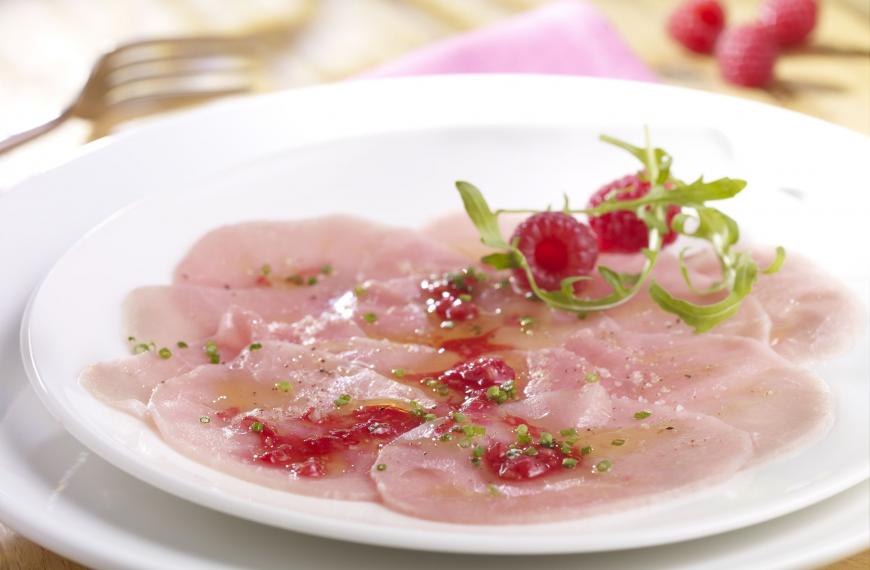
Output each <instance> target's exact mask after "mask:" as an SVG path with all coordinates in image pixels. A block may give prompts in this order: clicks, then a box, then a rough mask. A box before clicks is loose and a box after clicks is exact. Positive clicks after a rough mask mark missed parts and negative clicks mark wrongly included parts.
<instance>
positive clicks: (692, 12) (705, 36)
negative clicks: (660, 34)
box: [668, 0, 725, 53]
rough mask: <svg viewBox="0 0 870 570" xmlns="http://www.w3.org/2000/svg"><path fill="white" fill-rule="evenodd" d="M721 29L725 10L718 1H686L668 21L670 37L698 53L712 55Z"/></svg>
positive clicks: (723, 25) (723, 27)
mask: <svg viewBox="0 0 870 570" xmlns="http://www.w3.org/2000/svg"><path fill="white" fill-rule="evenodd" d="M723 29H725V10H723V9H722V5H721V4H719V2H718V0H688V1H687V2H684V3H682V4H680V5H679V6H678V7H677V9H676V10H674V11H673V12H672V13H671V17H670V19H669V20H668V33H670V34H671V37H672V38H674V39H675V40H677V41H678V42H680V43H681V44H683V46H685V47H686V48H688V49H690V50H692V51H694V52H698V53H713V48H714V47H715V46H716V39H717V38H718V37H719V34H721V33H722V30H723Z"/></svg>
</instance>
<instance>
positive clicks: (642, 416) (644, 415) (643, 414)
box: [634, 410, 652, 420]
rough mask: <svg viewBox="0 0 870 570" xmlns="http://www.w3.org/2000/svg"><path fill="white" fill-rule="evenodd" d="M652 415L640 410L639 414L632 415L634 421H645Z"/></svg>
mask: <svg viewBox="0 0 870 570" xmlns="http://www.w3.org/2000/svg"><path fill="white" fill-rule="evenodd" d="M651 415H652V412H648V411H646V410H641V411H639V412H635V413H634V419H636V420H645V419H647V418H648V417H650V416H651Z"/></svg>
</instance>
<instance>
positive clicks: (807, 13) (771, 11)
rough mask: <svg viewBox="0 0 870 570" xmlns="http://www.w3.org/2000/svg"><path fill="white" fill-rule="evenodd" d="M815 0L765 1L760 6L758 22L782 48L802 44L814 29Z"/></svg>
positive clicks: (816, 10) (816, 9) (816, 8)
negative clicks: (768, 30) (771, 34)
mask: <svg viewBox="0 0 870 570" xmlns="http://www.w3.org/2000/svg"><path fill="white" fill-rule="evenodd" d="M817 12H818V7H817V5H816V2H815V0H767V1H766V2H765V3H764V4H762V5H761V14H760V16H759V21H760V22H761V24H762V25H763V26H765V27H767V28H769V29H770V30H771V32H772V33H773V36H774V37H775V38H776V41H777V42H778V43H779V45H780V46H782V47H791V46H796V45H798V44H800V43H802V42H803V41H804V40H805V39H807V36H809V35H810V32H812V31H813V28H815V27H816V15H817Z"/></svg>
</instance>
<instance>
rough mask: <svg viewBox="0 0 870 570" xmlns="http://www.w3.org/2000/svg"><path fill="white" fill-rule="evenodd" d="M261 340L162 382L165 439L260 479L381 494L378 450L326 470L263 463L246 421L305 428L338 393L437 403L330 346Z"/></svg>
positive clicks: (316, 491)
mask: <svg viewBox="0 0 870 570" xmlns="http://www.w3.org/2000/svg"><path fill="white" fill-rule="evenodd" d="M262 345H263V346H262V348H260V349H258V350H253V351H245V352H244V353H243V354H242V355H241V356H240V357H239V358H238V359H237V360H235V361H233V362H230V363H228V364H227V365H203V366H200V367H198V368H196V369H194V370H193V371H191V372H189V373H188V374H186V375H182V376H178V377H175V378H172V379H170V380H167V381H166V382H165V383H162V384H160V385H159V386H158V387H157V389H156V390H154V393H153V395H152V396H151V400H150V402H149V404H148V411H149V415H150V417H151V418H152V419H153V421H154V423H155V425H156V426H157V428H158V429H159V431H160V433H161V435H162V436H163V438H164V439H165V440H166V442H167V443H169V445H171V446H172V447H174V448H176V449H177V450H178V451H180V452H182V453H184V454H185V455H187V456H188V457H190V458H192V459H194V460H196V461H199V462H201V463H203V464H206V465H209V466H211V467H214V468H215V469H218V470H220V471H223V472H226V473H229V474H232V475H235V476H237V477H241V478H244V479H247V480H250V481H253V482H257V483H260V484H264V485H268V486H271V487H275V488H279V489H283V490H287V491H292V492H294V493H300V494H305V495H316V496H322V497H329V498H337V499H349V500H375V499H376V493H375V490H374V486H373V484H372V481H371V478H370V477H369V475H368V472H369V469H370V468H371V466H372V464H373V462H374V459H375V452H374V451H363V450H357V451H355V450H354V449H349V450H348V451H347V453H346V454H345V455H344V457H343V458H344V460H345V463H344V464H343V465H341V466H339V467H337V468H336V469H335V470H333V471H331V472H329V473H328V474H327V475H325V476H323V477H318V478H306V477H300V476H298V475H297V474H296V473H294V472H293V471H291V470H287V469H283V468H280V467H275V466H271V465H264V464H262V463H259V462H257V461H256V460H255V459H254V454H255V453H257V450H258V449H259V445H260V443H259V442H260V440H259V437H258V436H257V435H256V434H254V433H252V432H251V430H250V429H244V428H243V427H242V426H241V425H239V423H240V421H241V420H242V418H244V417H245V416H251V417H256V418H258V419H260V420H262V421H265V422H267V423H268V424H269V425H271V426H274V427H275V428H276V429H278V430H279V431H281V432H286V433H290V432H299V431H301V432H303V434H304V432H305V430H306V427H305V426H306V425H309V424H306V422H305V421H303V420H301V417H302V416H303V415H306V414H307V416H308V417H310V418H314V419H315V420H316V419H317V418H318V417H320V416H322V415H323V414H328V413H330V412H334V411H335V410H336V406H335V403H334V402H335V400H336V399H338V398H339V397H340V396H342V395H345V394H346V395H348V396H350V397H351V403H350V404H349V407H353V406H357V405H361V404H365V403H374V404H377V405H390V404H395V405H402V406H404V407H406V408H407V407H408V402H409V401H410V400H416V401H418V402H420V403H421V404H422V405H424V406H429V405H432V404H433V402H432V401H431V400H430V399H429V398H428V397H427V396H426V395H425V393H423V392H422V391H420V390H417V389H415V388H412V387H408V386H405V385H403V384H400V383H398V382H395V381H392V380H390V379H388V378H385V377H383V376H381V375H380V374H377V373H376V372H373V371H371V370H369V369H367V368H362V367H359V366H353V365H348V364H345V363H344V362H342V361H341V360H338V359H336V358H334V357H332V356H331V355H329V354H327V353H322V352H319V351H313V350H311V349H310V348H307V347H302V346H299V345H293V344H289V343H285V342H280V341H266V342H263V343H262ZM281 382H289V383H290V384H289V385H281V384H280V383H281ZM280 386H284V388H280ZM203 418H207V419H203Z"/></svg>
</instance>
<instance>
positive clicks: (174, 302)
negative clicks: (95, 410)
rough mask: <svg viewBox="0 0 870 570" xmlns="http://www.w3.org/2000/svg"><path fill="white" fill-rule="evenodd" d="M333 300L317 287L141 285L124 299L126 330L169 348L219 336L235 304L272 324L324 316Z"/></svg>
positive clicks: (126, 332) (138, 337)
mask: <svg viewBox="0 0 870 570" xmlns="http://www.w3.org/2000/svg"><path fill="white" fill-rule="evenodd" d="M329 301H330V299H329V298H328V296H326V295H324V294H320V293H319V292H318V291H316V286H315V287H312V288H305V289H302V288H297V289H277V288H268V287H264V288H258V289H233V290H226V289H217V288H213V287H198V286H195V285H171V286H152V287H141V288H139V289H135V290H133V291H132V292H131V293H130V294H129V295H128V296H127V299H126V300H125V301H124V333H125V335H129V336H133V337H135V338H137V339H140V340H141V341H143V342H149V341H153V342H155V343H157V344H160V345H165V346H170V345H174V344H175V343H176V342H178V341H185V342H190V341H192V340H196V339H201V338H206V337H209V336H211V335H214V334H215V332H216V331H217V329H218V326H219V325H220V322H221V319H222V318H223V317H224V315H226V314H227V313H228V312H229V311H230V310H231V309H233V308H234V307H236V308H239V309H244V310H248V311H251V312H254V313H257V314H258V315H260V317H261V318H262V319H264V320H266V321H270V322H273V321H274V322H284V323H291V322H294V321H297V320H299V319H301V318H303V317H305V316H306V315H311V314H319V313H320V312H321V311H323V310H324V309H326V308H327V307H329Z"/></svg>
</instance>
